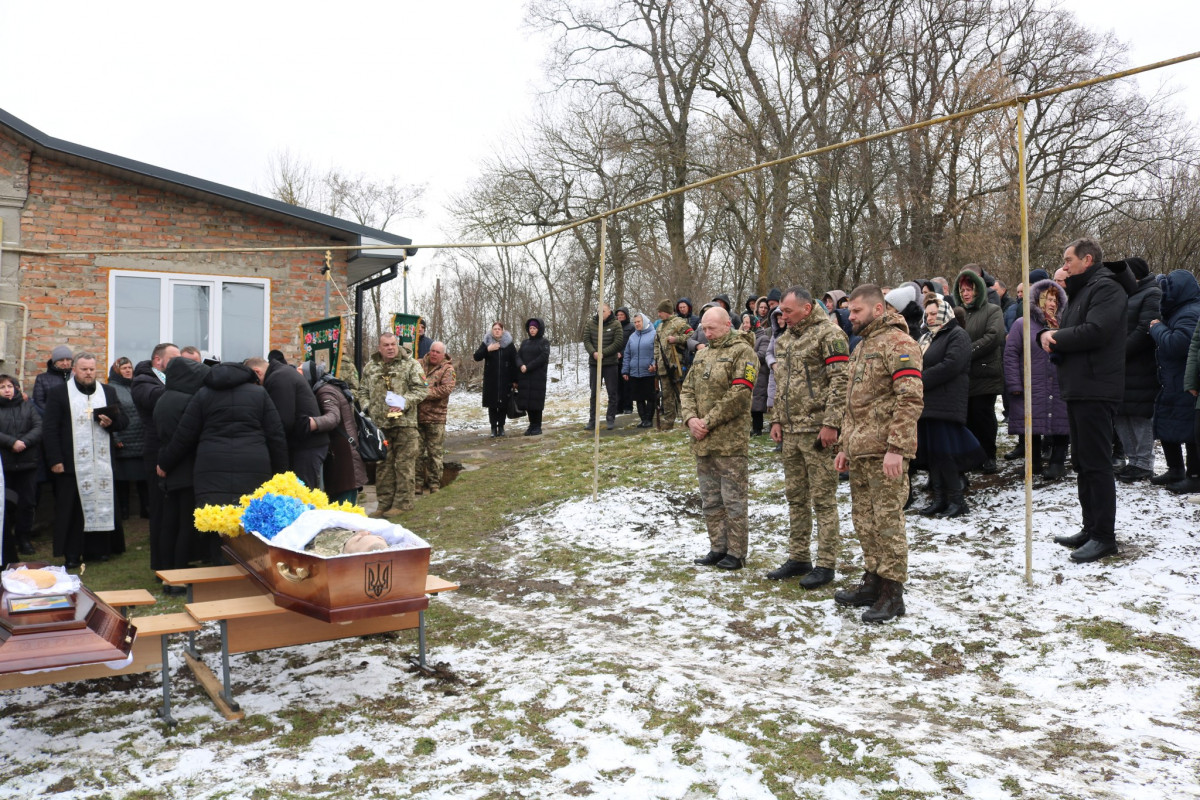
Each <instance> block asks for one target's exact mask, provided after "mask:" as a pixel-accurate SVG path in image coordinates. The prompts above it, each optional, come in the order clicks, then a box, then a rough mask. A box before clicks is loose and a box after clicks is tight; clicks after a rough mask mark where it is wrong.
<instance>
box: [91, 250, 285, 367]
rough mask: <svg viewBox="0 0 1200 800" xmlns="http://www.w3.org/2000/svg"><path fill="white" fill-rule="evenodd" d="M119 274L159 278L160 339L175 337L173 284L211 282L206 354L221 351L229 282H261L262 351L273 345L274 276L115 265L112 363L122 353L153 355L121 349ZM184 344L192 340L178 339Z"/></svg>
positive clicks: (136, 359)
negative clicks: (272, 292)
mask: <svg viewBox="0 0 1200 800" xmlns="http://www.w3.org/2000/svg"><path fill="white" fill-rule="evenodd" d="M117 278H156V279H158V281H159V287H158V291H159V295H158V310H159V320H158V334H159V335H158V341H160V342H169V341H171V337H170V331H171V329H172V325H171V305H172V298H171V287H172V285H173V284H174V283H176V282H178V283H181V284H196V283H208V284H212V286H213V297H212V298H211V300H210V308H209V313H210V314H211V315H212V319H211V324H210V325H209V347H210V348H211V352H209V351H204V352H203V355H204V356H205V357H208V356H210V355H212V354H213V353H215V354H217V355H220V354H221V346H222V344H223V342H222V340H221V319H222V311H223V309H222V304H223V302H224V293H223V291H222V289H223V288H224V285H225V284H227V283H241V284H252V285H256V286H261V287H262V288H263V341H262V353H263V354H265V353H266V352H267V350H268V348H269V344H268V343H269V342H270V337H271V279H270V278H243V277H237V276H231V275H209V274H205V273H199V272H150V271H145V270H132V269H113V270H109V272H108V363H109V364H112V363H113V362H114V361H116V360H117V358H119V357H120V356H122V355H125V356H129V357H130V358H131V359H133V362H134V363H135V364H136V363H137V362H139V361H142V360H144V359H147V358H149V357H150V354H149V353H117V352H116V347H117V343H116V342H117V335H116V325H117V322H116V304H115V301H116V293H117ZM176 344H178V345H179V346H180V347H184V346H186V345H189V344H191V342H176Z"/></svg>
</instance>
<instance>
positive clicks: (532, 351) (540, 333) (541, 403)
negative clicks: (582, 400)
mask: <svg viewBox="0 0 1200 800" xmlns="http://www.w3.org/2000/svg"><path fill="white" fill-rule="evenodd" d="M525 330H527V331H528V332H529V338H528V339H526V340H525V341H523V342H521V349H520V350H519V351H518V352H517V368H518V369H519V370H520V373H519V374H518V375H517V405H519V406H520V407H521V408H523V409H525V412H526V413H527V414H529V427H528V428H526V429H525V435H526V436H538V435H540V434H541V432H542V411H543V410H544V409H545V408H546V373H547V372H548V371H549V367H550V342H549V340H548V339H546V335H545V330H546V326H545V325H543V324H542V321H541V320H540V319H538V318H537V317H533V318H531V319H529V320H526V322H525Z"/></svg>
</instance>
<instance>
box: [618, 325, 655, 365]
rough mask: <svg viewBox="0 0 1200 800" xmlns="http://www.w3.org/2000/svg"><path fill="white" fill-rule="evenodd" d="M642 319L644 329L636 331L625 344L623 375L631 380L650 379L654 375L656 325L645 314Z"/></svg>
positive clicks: (622, 361)
mask: <svg viewBox="0 0 1200 800" xmlns="http://www.w3.org/2000/svg"><path fill="white" fill-rule="evenodd" d="M638 316H639V317H641V318H642V329H641V330H640V331H638V330H635V331H634V332H633V334H632V335H630V337H629V340H628V341H627V342H625V356H624V358H622V359H621V374H622V375H628V376H629V377H631V378H649V377H651V376H653V375H654V373H653V372H651V371H650V367H652V366H654V323H652V322H651V321H650V318H649V317H647V316H646V315H645V314H638Z"/></svg>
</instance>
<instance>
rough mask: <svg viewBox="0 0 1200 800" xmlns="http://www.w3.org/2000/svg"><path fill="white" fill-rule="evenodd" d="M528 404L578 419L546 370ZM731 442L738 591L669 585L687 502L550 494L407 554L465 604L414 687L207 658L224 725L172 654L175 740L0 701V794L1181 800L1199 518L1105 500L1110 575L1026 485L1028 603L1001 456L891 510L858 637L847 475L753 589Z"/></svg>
mask: <svg viewBox="0 0 1200 800" xmlns="http://www.w3.org/2000/svg"><path fill="white" fill-rule="evenodd" d="M584 380H585V381H586V379H584ZM584 386H585V387H586V382H585V383H584ZM551 394H552V396H553V398H554V400H553V402H555V403H559V404H560V406H559V408H560V409H561V413H560V414H559V419H560V420H561V419H563V418H569V419H572V420H575V419H578V420H582V419H584V418H585V416H586V414H585V411H586V405H584V403H585V400H584V395H585V391H580V390H579V388H578V385H577V384H576V383H575V382H574V380H573V379H564V380H563V381H562V382H561V386H559V385H558V384H555V385H554V386H553V387H552V389H551ZM477 410H478V411H482V409H479V408H478V396H477V395H474V396H472V395H463V396H461V397H456V398H455V402H454V406H453V409H452V415H453V417H454V419H455V420H456V423H457V425H458V427H459V428H460V429H467V428H471V427H475V428H481V429H482V430H486V426H487V422H486V415H482V421H480V418H481V417H480V415H478V414H477V415H476V416H474V417H471V416H470V415H471V414H475V413H476V411H477ZM549 416H550V415H549V414H548V415H547V417H548V419H549ZM624 441H625V442H626V451H627V452H628V451H629V448H632V447H635V446H636V442H637V441H638V440H633V439H626V440H624ZM641 441H643V442H645V444H644V445H643V446H644V447H646V448H679V452H680V453H682V452H683V451H682V449H681V447H680V445H679V443H678V442H676V441H675V440H672V439H670V438H668V436H659V435H650V436H649V437H648V438H646V439H643V440H641ZM751 447H752V450H753V454H754V458H753V459H752V464H753V466H752V470H753V476H752V491H753V493H754V498H753V499H752V503H751V513H752V519H753V521H754V522H753V528H752V535H751V540H752V551H751V553H750V556H749V559H748V568H747V569H745V570H742V571H741V572H738V573H733V574H726V573H721V572H719V571H717V570H713V569H704V568H697V567H693V566H691V564H690V560H691V558H693V557H694V556H696V555H699V554H702V553H703V552H704V551H705V550H707V546H706V539H705V538H704V536H703V534H702V532H701V531H702V528H703V526H702V523H701V521H700V517H699V509H698V499H697V497H696V495H695V491H694V487H692V488H691V489H690V490H689V491H687V492H683V493H681V492H680V490H679V488H678V485H679V484H678V483H676V484H672V482H671V481H670V480H665V479H656V477H655V476H654V475H650V474H648V475H647V476H646V481H645V483H644V485H642V486H641V488H637V489H614V490H610V491H606V492H604V493H602V494H601V497H600V500H599V502H598V503H593V502H592V501H591V499H590V497H587V498H578V497H575V498H564V499H563V500H562V501H560V502H555V503H552V504H550V505H548V506H546V507H543V508H537V509H530V510H529V511H528V512H527V513H526V514H525V515H523V516H521V517H520V518H518V519H514V520H512V522H511V524H510V525H509V526H508V527H506V528H505V529H504V530H502V531H500V532H499V533H498V534H497V535H496V536H495V537H493V538H492V539H490V540H489V542H488V543H487V545H486V547H483V548H481V549H480V550H479V551H475V552H472V553H470V554H446V553H435V562H436V563H435V564H434V566H433V567H431V569H432V571H434V572H436V573H438V574H441V575H443V576H444V577H447V578H452V579H455V580H461V581H463V584H464V587H463V590H462V591H460V592H455V593H450V594H447V595H443V596H441V597H438V598H436V599H435V600H434V601H433V605H432V606H431V610H430V612H429V620H430V629H429V643H430V648H431V649H430V657H431V661H433V662H436V663H438V664H441V665H444V666H443V670H442V674H441V675H440V676H439V677H437V678H424V677H420V676H418V675H416V674H413V673H411V672H409V671H408V670H407V669H406V668H405V665H404V658H405V657H406V656H407V655H408V654H411V653H412V652H414V651H415V643H414V638H415V637H412V636H410V635H408V634H401V635H399V636H398V637H397V638H395V639H392V638H390V637H371V638H367V639H360V640H353V641H344V642H336V643H329V644H320V645H309V646H304V647H296V648H290V649H285V650H274V651H266V652H262V653H258V654H253V655H246V656H235V657H234V659H233V669H234V675H235V684H236V692H237V699H238V701H239V702H240V703H241V705H242V707H243V709H245V710H246V712H247V718H246V719H245V720H243V721H241V722H236V723H228V722H225V721H224V720H223V719H222V718H221V717H220V716H219V715H218V714H217V713H216V711H215V710H214V709H213V707H212V706H211V704H210V703H209V702H208V701H207V698H206V697H205V696H204V695H203V694H202V693H201V692H200V691H199V690H198V689H197V688H196V687H195V685H194V683H193V682H192V681H191V678H190V673H188V671H187V669H186V667H184V666H183V664H182V656H181V654H180V653H179V652H178V648H176V651H175V652H174V653H173V654H172V666H173V669H172V672H173V674H174V675H175V677H176V679H177V681H178V683H177V688H178V692H177V696H176V708H175V714H176V716H177V718H178V719H180V720H181V723H182V724H181V726H180V729H179V730H178V731H176V732H174V733H165V728H164V726H163V725H162V724H161V723H159V722H157V721H156V718H155V716H154V710H155V707H156V705H155V704H156V701H157V692H158V681H157V680H156V679H154V678H146V679H144V680H140V681H138V682H136V683H135V684H134V685H133V686H132V687H130V688H126V689H121V688H116V687H113V686H101V687H96V686H95V685H91V684H76V685H74V686H70V687H59V688H49V689H26V690H19V691H11V692H7V693H4V694H3V695H0V702H2V703H3V711H2V712H0V713H2V714H3V719H0V736H3V742H4V745H3V752H4V758H3V762H2V763H3V766H2V767H0V797H21V798H28V797H111V798H125V797H130V798H132V797H137V798H143V797H144V798H150V797H154V798H157V797H171V798H193V797H194V798H219V797H235V798H258V797H263V798H266V797H356V798H357V797H380V798H384V797H387V798H390V797H419V798H430V799H432V798H464V797H466V798H484V797H489V798H490V797H560V796H563V795H575V796H592V797H605V798H609V797H611V798H631V797H636V798H640V797H654V798H658V797H662V798H699V797H718V798H769V797H812V798H838V799H839V800H841V799H843V798H877V797H910V798H911V797H928V798H935V797H946V796H959V797H972V798H1013V797H1038V798H1041V797H1064V798H1067V797H1070V798H1084V797H1087V798H1139V799H1140V798H1158V797H1169V798H1176V797H1200V788H1198V787H1200V758H1198V755H1200V651H1198V650H1197V647H1198V646H1200V579H1198V578H1197V575H1196V564H1197V561H1198V560H1200V538H1198V537H1197V529H1198V528H1200V526H1198V525H1197V521H1198V519H1200V506H1195V505H1188V504H1186V503H1185V502H1184V501H1183V500H1182V499H1180V498H1177V497H1174V496H1172V495H1169V494H1168V493H1166V492H1163V491H1161V490H1158V489H1153V488H1151V487H1149V486H1148V485H1145V484H1143V485H1140V486H1138V487H1136V488H1134V487H1128V486H1125V485H1123V484H1118V492H1119V494H1118V500H1119V509H1118V526H1119V530H1120V539H1121V541H1122V542H1123V545H1124V547H1123V553H1122V555H1121V556H1120V557H1119V558H1115V559H1109V560H1107V561H1105V562H1103V563H1099V564H1089V565H1075V564H1072V563H1070V562H1069V561H1068V560H1067V558H1066V556H1067V551H1066V550H1064V549H1063V548H1061V547H1058V546H1056V545H1054V544H1053V543H1052V542H1051V541H1050V539H1051V537H1052V536H1053V535H1054V534H1055V533H1059V532H1064V531H1066V532H1073V531H1074V530H1076V529H1077V526H1078V514H1077V509H1076V502H1075V497H1074V483H1073V481H1068V482H1063V483H1059V484H1056V485H1050V486H1046V487H1041V488H1038V489H1037V490H1036V494H1035V497H1036V502H1037V513H1036V515H1035V531H1034V544H1033V560H1034V565H1035V566H1034V572H1033V583H1032V585H1027V584H1026V583H1025V581H1024V558H1025V542H1024V512H1023V490H1022V486H1021V485H1020V483H1019V481H1018V480H1017V478H1016V473H1015V472H1014V471H1013V470H1014V468H1013V467H1012V466H1009V467H1007V468H1006V469H1007V470H1009V472H1006V474H1005V478H1006V480H1002V481H998V482H995V484H994V485H992V486H991V487H990V488H980V489H977V490H975V491H974V492H972V493H971V495H970V496H969V497H970V500H971V502H972V505H973V509H972V513H971V514H970V516H968V517H967V518H965V519H960V520H926V519H923V518H920V517H910V518H909V540H910V545H911V555H910V576H911V578H910V583H909V584H908V586H907V587H906V588H907V591H906V602H907V605H908V615H907V616H905V617H903V618H902V619H900V620H898V621H896V622H894V623H890V624H885V625H879V626H865V625H863V624H862V623H861V622H860V621H859V619H858V614H859V613H860V611H861V610H860V611H858V612H856V611H855V610H852V609H844V608H840V607H838V606H836V605H835V604H834V603H833V602H832V600H831V595H832V591H833V589H834V588H837V587H838V586H841V585H844V584H846V583H847V582H849V581H851V580H855V579H857V576H858V574H859V572H858V570H859V567H858V566H857V564H858V563H859V562H858V550H857V543H856V541H855V540H854V538H853V532H852V527H851V525H850V502H849V495H848V490H847V487H846V484H842V486H841V487H840V488H839V500H840V508H841V523H842V532H843V538H844V541H843V545H842V549H841V558H840V559H839V569H838V580H837V581H836V582H835V584H833V585H831V586H829V587H825V588H823V589H820V590H817V591H816V592H812V593H805V592H804V591H803V590H801V589H800V588H799V587H797V586H796V585H795V582H794V581H789V582H786V583H784V584H780V583H776V582H772V581H768V580H766V579H764V578H763V573H764V572H765V571H766V570H767V569H770V568H772V567H774V566H776V565H777V564H778V563H779V562H780V561H782V560H783V558H784V556H785V546H786V545H785V531H786V507H785V505H784V504H783V503H782V497H781V485H782V472H781V469H780V468H779V466H778V464H777V462H776V460H775V459H774V457H773V456H772V455H771V454H770V447H769V443H767V442H765V440H763V439H755V440H753V443H752V445H751ZM627 463H628V464H629V466H630V467H632V468H636V459H635V458H629V459H627ZM676 463H677V466H678V473H676V474H675V477H677V476H678V475H684V474H687V473H689V472H690V471H691V469H692V467H691V464H690V463H689V462H688V459H687V458H686V457H681V458H680V459H678V460H677V462H676ZM1160 466H1161V465H1160ZM214 643H215V637H214V636H213V634H212V633H211V632H209V634H208V636H207V638H206V644H207V646H208V647H207V651H208V652H209V653H210V654H211V653H212V652H213V645H214ZM177 659H178V660H177ZM210 662H211V663H213V665H214V667H215V666H216V664H215V660H214V659H212V658H211V657H210Z"/></svg>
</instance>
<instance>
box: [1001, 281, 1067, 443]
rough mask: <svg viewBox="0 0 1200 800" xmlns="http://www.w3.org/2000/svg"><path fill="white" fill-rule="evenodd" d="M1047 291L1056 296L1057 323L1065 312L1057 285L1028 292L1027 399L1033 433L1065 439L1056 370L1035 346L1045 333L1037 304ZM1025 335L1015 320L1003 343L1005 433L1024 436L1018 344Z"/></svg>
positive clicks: (1064, 295) (1063, 295)
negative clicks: (1006, 406) (1029, 392)
mask: <svg viewBox="0 0 1200 800" xmlns="http://www.w3.org/2000/svg"><path fill="white" fill-rule="evenodd" d="M1048 291H1053V292H1055V293H1056V294H1057V295H1058V318H1059V319H1060V320H1061V319H1062V318H1063V315H1064V314H1065V313H1066V309H1067V293H1066V292H1065V291H1063V288H1062V287H1061V286H1059V285H1058V284H1057V283H1055V282H1054V281H1051V280H1045V281H1039V282H1037V283H1035V284H1034V285H1033V288H1032V290H1031V292H1030V295H1031V297H1032V298H1033V305H1032V306H1031V307H1030V309H1029V338H1030V341H1029V355H1030V358H1029V378H1030V386H1031V388H1032V392H1033V394H1032V395H1031V397H1030V402H1031V404H1032V407H1033V420H1032V422H1033V433H1035V434H1037V435H1039V436H1045V435H1067V434H1070V432H1071V427H1070V425H1069V424H1068V420H1067V401H1066V400H1065V399H1063V396H1062V389H1061V387H1060V386H1059V384H1058V367H1056V366H1055V365H1054V363H1053V362H1052V361H1051V360H1050V355H1049V354H1048V353H1047V352H1046V351H1045V350H1043V349H1042V348H1041V347H1039V346H1038V343H1037V341H1038V336H1039V335H1040V334H1041V332H1042V331H1043V330H1045V329H1046V315H1045V314H1044V313H1043V312H1042V309H1041V308H1039V307H1038V305H1037V302H1038V300H1039V299H1040V298H1041V296H1042V294H1043V293H1044V292H1048ZM1024 331H1025V319H1024V318H1023V317H1018V318H1017V319H1016V320H1015V321H1014V322H1013V326H1012V329H1011V330H1009V332H1008V338H1007V339H1006V340H1005V343H1004V384H1005V394H1006V397H1007V398H1008V400H1009V402H1010V403H1011V407H1010V416H1009V420H1008V432H1009V433H1011V434H1014V435H1015V434H1022V433H1024V432H1025V401H1024V397H1025V373H1024V364H1025V359H1024V358H1023V357H1022V355H1023V349H1022V348H1023V347H1024V345H1023V343H1022V341H1021V337H1022V336H1024Z"/></svg>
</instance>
